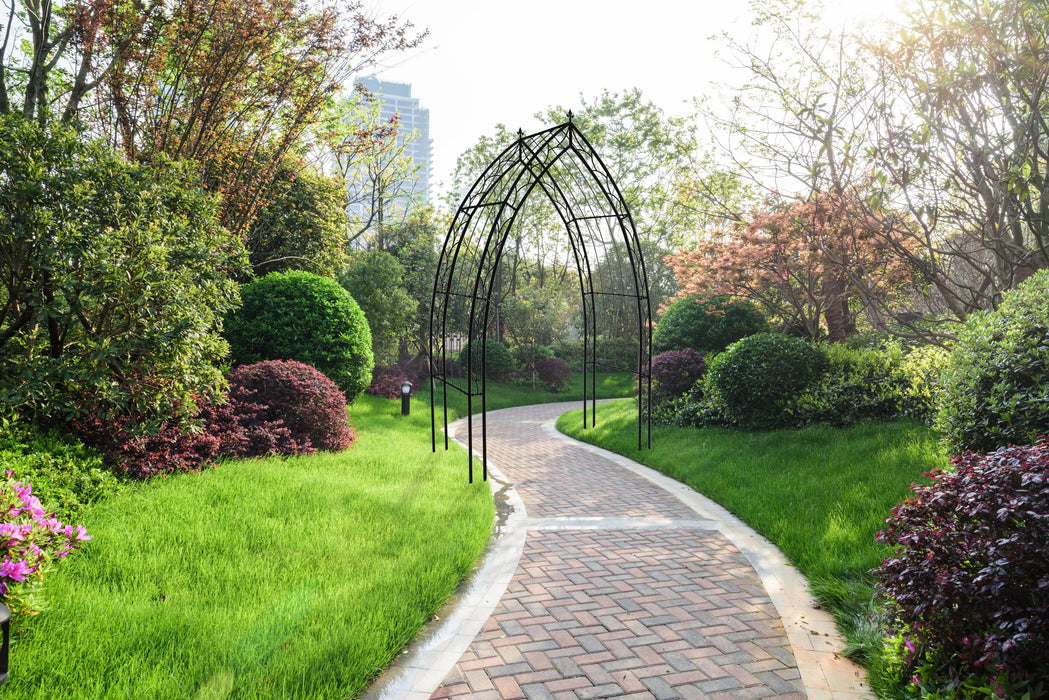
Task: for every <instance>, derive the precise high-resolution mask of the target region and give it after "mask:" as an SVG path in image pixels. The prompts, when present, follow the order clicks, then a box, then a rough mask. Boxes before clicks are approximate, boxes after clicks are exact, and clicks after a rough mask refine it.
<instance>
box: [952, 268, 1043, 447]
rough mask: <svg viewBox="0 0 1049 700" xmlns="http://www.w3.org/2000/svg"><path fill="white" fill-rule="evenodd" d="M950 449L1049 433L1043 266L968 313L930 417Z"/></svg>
mask: <svg viewBox="0 0 1049 700" xmlns="http://www.w3.org/2000/svg"><path fill="white" fill-rule="evenodd" d="M936 425H937V427H938V428H939V429H940V430H941V431H942V432H943V434H944V438H945V440H946V441H947V445H948V449H949V451H950V452H951V453H953V454H959V453H961V452H964V451H966V450H972V451H973V452H992V451H994V450H996V449H997V448H999V447H1002V446H1005V445H1010V444H1013V445H1030V444H1033V443H1034V441H1035V439H1036V438H1037V437H1038V436H1039V435H1044V434H1046V433H1049V270H1042V271H1040V272H1038V273H1036V274H1035V275H1033V276H1032V277H1030V278H1029V279H1027V280H1026V281H1025V282H1024V283H1023V284H1021V285H1020V286H1019V287H1017V288H1016V289H1014V290H1012V291H1011V292H1008V293H1007V294H1005V295H1004V297H1003V298H1002V303H1001V305H1000V306H999V307H998V310H997V311H992V312H982V313H976V314H972V315H970V316H969V318H968V319H967V320H966V322H965V328H964V329H963V330H962V332H961V334H960V335H959V337H958V341H957V342H956V343H955V344H954V347H953V348H952V349H951V356H950V360H949V361H948V363H947V368H946V369H945V371H944V387H943V392H942V393H941V400H940V403H939V406H938V409H937V414H936Z"/></svg>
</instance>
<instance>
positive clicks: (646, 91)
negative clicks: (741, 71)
mask: <svg viewBox="0 0 1049 700" xmlns="http://www.w3.org/2000/svg"><path fill="white" fill-rule="evenodd" d="M828 4H829V5H830V6H831V9H830V10H828V12H827V17H828V21H831V22H836V23H837V22H859V21H863V20H866V19H869V18H871V17H874V16H876V15H877V14H880V13H881V12H882V11H884V10H883V8H884V7H885V6H886V5H887V4H888V2H886V0H828ZM371 7H372V8H373V12H374V13H375V15H376V16H381V17H386V16H389V15H397V16H398V17H399V18H401V19H402V20H409V21H411V22H412V23H413V24H414V25H415V26H416V27H417V28H420V29H428V30H429V32H430V34H429V36H428V37H427V38H426V39H425V40H424V42H423V44H422V46H421V47H419V48H417V49H414V50H412V51H410V52H402V53H399V54H396V55H394V56H388V57H385V58H384V59H383V60H382V62H381V63H380V65H378V66H376V67H375V69H374V70H371V71H368V72H369V73H374V74H375V75H377V77H378V78H379V79H380V80H386V81H393V82H400V83H410V84H411V86H412V96H413V97H417V98H419V101H420V105H421V106H422V107H426V108H428V109H429V110H430V138H431V139H432V140H433V163H432V171H431V175H430V182H431V187H432V188H435V189H437V190H438V191H443V190H444V189H447V188H449V187H450V186H451V176H452V171H453V170H454V168H455V161H456V158H457V157H458V156H459V154H460V153H462V152H463V151H465V150H466V149H468V148H469V147H470V146H471V145H473V144H474V143H475V142H476V141H477V140H478V138H480V136H482V135H484V134H491V133H493V132H494V129H495V125H496V124H499V123H502V124H505V125H506V126H507V127H508V128H509V129H510V130H511V131H516V130H517V129H519V128H520V129H523V130H524V132H525V133H531V132H534V131H536V130H538V129H539V128H541V127H542V125H541V124H540V123H539V121H538V120H537V119H536V118H535V116H534V115H535V113H536V112H540V111H545V110H546V108H547V107H550V106H553V105H560V106H564V107H568V108H573V107H575V106H578V105H579V104H580V103H581V99H580V95H582V96H583V97H584V98H585V99H586V100H587V101H593V100H594V98H595V97H597V96H598V95H600V93H601V91H602V90H603V89H605V88H607V89H609V90H611V91H620V92H622V91H624V90H627V89H629V88H633V87H637V88H639V89H640V90H641V93H642V95H643V96H644V97H645V98H646V99H648V100H651V101H652V102H654V103H656V104H657V105H658V106H660V107H661V108H662V109H663V110H664V111H665V112H666V113H668V114H670V115H675V116H678V115H685V114H691V113H692V112H693V111H694V110H693V109H692V100H693V98H696V97H700V96H702V95H704V94H707V93H710V92H711V83H712V82H719V83H722V82H733V81H734V80H736V78H734V77H733V74H732V70H731V69H730V68H729V66H728V65H727V63H726V58H727V57H726V56H724V55H723V54H724V53H725V51H724V49H725V42H724V40H721V41H716V40H712V39H711V38H710V37H712V36H715V35H720V34H721V33H722V32H729V33H730V34H731V35H732V36H733V37H735V38H743V39H745V38H746V37H748V36H749V35H750V32H751V27H750V19H749V16H748V6H747V3H746V2H745V0H630V1H629V2H627V1H624V0H529V2H524V3H521V2H510V1H508V0H374V2H372V3H371ZM719 49H720V50H721V54H722V55H719V53H718V52H719Z"/></svg>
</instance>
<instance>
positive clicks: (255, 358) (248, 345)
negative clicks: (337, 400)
mask: <svg viewBox="0 0 1049 700" xmlns="http://www.w3.org/2000/svg"><path fill="white" fill-rule="evenodd" d="M241 296H242V298H243V301H244V303H243V306H241V308H239V309H238V310H237V311H235V312H234V313H233V314H231V315H230V316H229V318H228V319H227V323H226V338H227V339H228V340H229V343H230V349H231V350H232V354H233V359H234V361H235V362H237V363H239V364H253V363H255V362H260V361H262V360H297V361H299V362H303V363H305V364H308V365H312V366H314V367H316V368H317V369H319V370H320V371H321V372H323V373H324V374H325V375H326V376H327V377H328V378H329V379H331V380H332V381H333V382H335V383H336V384H338V385H339V388H340V389H341V390H342V391H343V392H345V394H346V400H347V401H348V402H350V403H352V402H353V400H354V399H356V398H357V396H359V395H360V393H361V392H362V391H364V388H365V387H367V386H368V384H369V383H371V372H372V367H373V365H374V360H373V355H372V342H371V332H370V331H369V330H368V322H367V321H366V320H365V318H364V313H363V312H362V311H361V308H360V306H358V305H357V302H356V301H354V299H353V297H352V296H350V294H349V292H347V291H346V290H345V289H343V288H342V287H341V286H339V283H338V282H336V281H335V280H332V279H328V278H326V277H319V276H317V275H314V274H311V273H309V272H302V271H291V272H282V273H277V272H275V273H271V274H268V275H266V276H265V277H263V278H261V279H258V280H255V281H254V282H252V283H251V284H248V285H245V286H244V288H243V290H242V291H241Z"/></svg>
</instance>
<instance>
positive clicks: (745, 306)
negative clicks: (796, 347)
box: [652, 296, 769, 355]
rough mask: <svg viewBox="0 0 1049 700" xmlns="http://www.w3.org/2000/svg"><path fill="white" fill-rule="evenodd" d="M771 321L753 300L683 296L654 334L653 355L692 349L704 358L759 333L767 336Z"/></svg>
mask: <svg viewBox="0 0 1049 700" xmlns="http://www.w3.org/2000/svg"><path fill="white" fill-rule="evenodd" d="M768 330H769V324H768V321H766V320H765V317H764V316H762V315H761V312H760V311H758V309H757V307H756V306H754V305H753V304H752V303H750V302H749V301H746V300H744V299H738V298H736V297H729V296H716V297H710V298H704V297H701V296H689V297H682V298H680V299H678V300H677V301H675V302H674V303H673V304H671V305H670V306H669V307H667V310H666V311H664V312H663V315H662V317H660V319H659V323H658V324H656V330H655V332H653V334H652V352H655V353H663V352H669V351H671V350H684V349H685V348H691V349H693V350H697V351H699V352H700V353H702V354H704V355H712V354H716V353H719V352H721V351H722V350H724V349H725V348H727V347H728V346H729V345H731V344H732V343H734V342H736V341H737V340H740V339H741V338H745V337H747V336H748V335H754V334H755V333H766V332H768Z"/></svg>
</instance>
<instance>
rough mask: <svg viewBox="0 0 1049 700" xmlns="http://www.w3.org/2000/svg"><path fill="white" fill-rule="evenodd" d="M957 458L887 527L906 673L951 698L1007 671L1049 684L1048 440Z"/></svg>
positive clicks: (882, 581) (891, 599) (887, 592)
mask: <svg viewBox="0 0 1049 700" xmlns="http://www.w3.org/2000/svg"><path fill="white" fill-rule="evenodd" d="M951 464H952V465H953V467H954V468H953V470H936V471H933V472H931V473H929V474H927V475H926V476H928V477H929V478H930V479H932V483H931V484H928V485H915V486H913V487H912V490H913V491H914V496H913V497H912V498H910V499H908V500H907V501H905V502H903V503H901V504H900V505H899V506H897V507H896V508H895V509H894V510H893V513H892V517H891V518H889V519H888V520H887V521H886V527H885V529H884V530H883V531H882V532H880V533H878V541H879V542H881V543H883V544H890V545H895V546H896V548H897V549H896V552H895V554H894V555H893V556H891V557H888V558H886V559H885V560H884V562H883V563H882V565H881V567H880V568H878V569H875V573H876V574H877V576H878V578H879V583H878V590H879V594H880V596H881V597H882V598H883V599H884V600H885V601H886V603H887V606H888V609H889V611H890V612H891V613H892V614H893V616H894V620H893V622H894V624H895V627H896V631H897V632H898V633H899V639H900V643H901V645H902V647H903V649H902V655H903V663H904V669H903V672H904V673H905V674H906V676H905V677H906V678H911V677H912V675H913V676H914V677H915V680H916V681H920V682H921V684H922V685H923V686H924V687H926V688H929V687H934V688H935V687H939V688H942V689H946V690H947V691H949V692H950V694H951V696H952V697H954V696H959V697H960V696H962V695H964V694H965V693H966V689H967V688H974V687H997V686H996V684H1000V683H1002V682H1003V679H1006V680H1007V681H1008V682H1011V683H1020V684H1027V685H1028V686H1030V687H1037V684H1038V683H1039V682H1041V683H1043V684H1044V685H1045V687H1046V688H1047V689H1049V444H1046V442H1045V439H1044V438H1042V439H1041V441H1040V442H1039V443H1038V444H1036V445H1034V446H1030V447H1003V448H1001V449H999V450H997V451H995V452H991V453H989V454H975V453H971V452H970V453H966V454H965V455H963V456H961V457H955V458H953V459H952V460H951Z"/></svg>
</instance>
